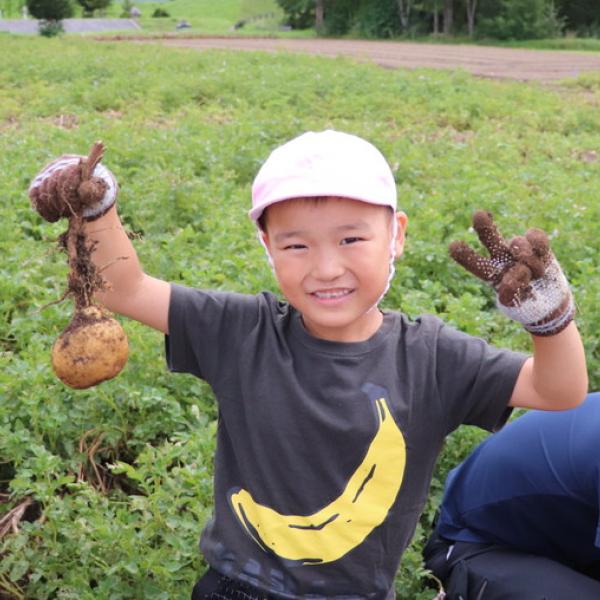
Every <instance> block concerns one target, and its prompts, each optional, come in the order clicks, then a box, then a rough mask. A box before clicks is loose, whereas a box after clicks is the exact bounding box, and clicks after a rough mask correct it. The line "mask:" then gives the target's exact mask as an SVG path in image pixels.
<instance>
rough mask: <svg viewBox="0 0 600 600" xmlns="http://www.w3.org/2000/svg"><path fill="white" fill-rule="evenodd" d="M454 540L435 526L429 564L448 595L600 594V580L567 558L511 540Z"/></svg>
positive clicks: (488, 598)
mask: <svg viewBox="0 0 600 600" xmlns="http://www.w3.org/2000/svg"><path fill="white" fill-rule="evenodd" d="M452 544H453V542H450V541H448V540H446V539H444V538H443V537H441V536H440V535H439V534H438V533H437V532H435V531H434V533H433V535H432V536H431V538H430V539H429V541H428V542H427V545H426V546H425V549H424V550H423V554H424V558H425V564H426V566H427V568H428V569H430V570H431V571H432V572H433V574H434V575H435V576H436V577H438V578H439V579H440V580H441V581H442V583H443V584H444V587H445V588H446V594H447V595H446V599H447V600H599V599H600V581H598V580H597V579H594V578H593V577H591V576H589V575H587V574H584V573H582V572H580V571H576V570H575V569H572V568H570V567H568V566H566V565H564V564H562V563H559V562H557V561H554V560H551V559H549V558H545V557H543V556H536V555H533V554H526V553H524V552H518V551H516V550H513V549H511V548H508V547H507V546H498V545H493V544H473V543H467V542H456V543H454V547H453V548H452V551H451V552H450V554H448V552H449V550H450V548H451V546H452Z"/></svg>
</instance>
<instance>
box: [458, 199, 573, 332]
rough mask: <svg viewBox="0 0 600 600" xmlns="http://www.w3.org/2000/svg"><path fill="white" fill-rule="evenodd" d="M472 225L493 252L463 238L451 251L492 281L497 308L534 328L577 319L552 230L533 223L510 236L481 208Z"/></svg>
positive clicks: (559, 326)
mask: <svg viewBox="0 0 600 600" xmlns="http://www.w3.org/2000/svg"><path fill="white" fill-rule="evenodd" d="M473 228H474V229H475V231H476V232H477V235H478V236H479V239H480V240H481V243H482V244H483V245H484V246H485V247H486V248H487V249H488V251H489V253H490V258H485V257H483V256H481V255H479V254H477V252H475V250H473V248H471V247H470V246H468V245H467V244H466V242H462V241H456V242H452V243H451V244H450V256H452V258H453V259H454V260H455V261H456V262H458V263H459V264H460V265H462V266H463V267H464V268H465V269H467V271H469V272H471V273H473V275H475V276H476V277H479V278H480V279H482V280H483V281H485V282H486V283H489V284H490V285H491V286H492V287H493V288H494V289H495V290H496V293H497V301H498V308H499V309H500V310H501V311H502V312H503V313H504V314H505V315H507V316H508V317H509V318H511V319H514V320H515V321H518V322H519V323H521V324H522V325H523V327H524V328H525V329H526V330H527V331H529V332H530V333H531V334H533V335H542V336H549V335H555V334H557V333H559V332H561V331H562V330H563V329H564V328H565V327H566V326H567V325H568V324H569V323H570V322H571V321H572V320H573V317H574V315H575V303H574V301H573V296H572V294H571V290H570V289H569V284H568V282H567V280H566V278H565V276H564V273H563V272H562V269H561V268H560V265H559V264H558V261H557V260H556V258H555V257H554V255H553V254H552V251H551V250H550V245H549V243H548V236H547V235H546V234H545V233H544V232H543V231H542V230H540V229H529V230H528V231H527V233H526V234H525V236H517V237H515V238H513V239H512V240H510V241H509V242H507V241H506V240H504V238H503V237H502V236H501V234H500V232H499V231H498V229H497V228H496V225H495V224H494V221H493V219H492V215H491V214H490V213H488V212H486V211H482V210H480V211H477V212H476V213H475V214H474V215H473Z"/></svg>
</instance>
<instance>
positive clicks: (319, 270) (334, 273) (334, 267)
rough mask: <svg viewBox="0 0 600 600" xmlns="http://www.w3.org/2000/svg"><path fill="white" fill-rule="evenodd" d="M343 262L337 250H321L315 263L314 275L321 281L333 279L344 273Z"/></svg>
mask: <svg viewBox="0 0 600 600" xmlns="http://www.w3.org/2000/svg"><path fill="white" fill-rule="evenodd" d="M344 271H345V267H344V265H343V262H342V261H341V260H339V257H338V256H337V255H336V253H335V252H320V253H319V254H318V255H317V256H316V257H315V262H314V264H313V273H312V274H313V277H315V279H319V280H321V281H333V280H334V279H337V278H338V277H341V276H342V275H343V274H344Z"/></svg>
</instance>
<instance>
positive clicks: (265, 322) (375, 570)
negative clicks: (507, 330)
mask: <svg viewBox="0 0 600 600" xmlns="http://www.w3.org/2000/svg"><path fill="white" fill-rule="evenodd" d="M54 172H55V170H53V169H52V168H50V167H47V168H46V169H45V170H44V171H42V173H41V174H40V175H39V176H38V177H37V178H36V179H35V180H34V184H32V185H37V186H44V185H45V184H44V181H45V180H46V179H49V178H50V177H52V176H53V175H52V173H54ZM113 187H114V186H113ZM44 189H47V190H48V201H49V202H50V201H52V202H56V197H55V195H54V196H53V194H52V190H53V189H56V186H54V187H52V186H51V185H47V186H46V188H44ZM107 194H108V191H107ZM114 195H116V194H113V197H112V198H109V199H108V200H109V201H108V202H107V201H106V198H104V199H103V202H102V205H101V206H99V207H98V208H97V209H94V208H93V207H91V208H89V209H86V210H88V213H87V218H89V222H88V224H87V231H88V233H89V234H90V236H91V238H92V239H94V240H96V241H97V248H96V251H95V252H94V255H93V256H94V260H95V262H96V263H97V264H98V265H106V264H111V267H110V268H108V269H106V270H105V271H104V272H103V274H104V275H105V277H106V278H107V280H108V281H109V283H110V287H109V289H108V290H107V291H106V292H104V293H103V294H102V296H101V297H100V298H99V301H101V302H102V303H103V304H104V305H105V306H107V307H108V308H109V309H111V310H113V311H115V312H118V313H120V314H123V315H125V316H128V317H131V318H133V319H136V320H138V321H140V322H142V323H144V324H146V325H149V326H151V327H154V328H155V329H158V330H160V331H162V332H164V333H165V334H166V351H167V361H168V365H169V367H170V369H171V370H173V371H179V372H188V373H192V374H194V375H196V376H198V377H201V378H203V379H204V380H206V381H208V382H209V384H210V385H211V387H212V389H213V391H214V393H215V396H216V398H217V401H218V406H219V426H218V431H217V447H216V454H215V481H214V514H213V518H212V519H211V520H210V521H209V522H208V523H207V525H206V527H205V529H204V532H203V534H202V539H201V549H202V552H203V554H204V556H205V559H206V561H207V562H208V564H209V565H210V569H209V571H208V572H207V573H206V574H205V576H204V577H203V578H202V579H201V580H200V581H199V582H198V584H197V585H196V586H195V588H194V592H193V598H194V599H202V598H205V599H213V600H214V599H217V598H219V599H221V598H231V599H235V598H241V597H243V598H261V599H262V598H285V599H300V598H310V599H312V600H317V599H321V598H336V599H338V600H341V599H344V600H352V599H354V600H359V599H367V598H368V599H372V600H390V599H391V598H393V597H394V576H395V572H396V570H397V567H398V563H399V561H400V557H401V555H402V553H403V551H404V550H405V548H406V546H407V545H408V543H409V542H410V538H411V536H412V534H413V532H414V528H415V526H416V523H417V520H418V517H419V514H420V511H421V510H422V507H423V504H424V503H425V500H426V496H427V492H428V487H429V482H430V478H431V473H432V470H433V467H434V464H435V460H436V457H437V455H438V453H439V450H440V448H441V446H442V443H443V440H444V438H445V436H446V435H447V434H448V433H450V432H451V431H452V430H454V429H455V428H456V427H458V426H459V425H460V424H461V423H468V424H474V425H478V426H480V427H484V428H486V429H489V430H495V429H497V428H499V427H501V426H502V425H503V423H504V422H505V421H506V419H507V418H508V415H509V414H510V410H511V407H513V406H523V407H535V408H541V409H550V410H556V409H564V408H570V407H571V406H574V405H576V404H577V403H579V402H580V401H581V400H582V399H583V397H584V395H585V392H586V390H587V372H586V367H585V358H584V354H583V349H582V345H581V340H580V338H579V334H578V331H577V328H576V326H575V324H574V321H573V320H572V318H573V313H574V304H573V300H572V297H571V293H570V290H569V288H568V285H567V284H566V280H564V277H563V276H562V272H561V271H560V269H559V267H558V265H557V263H556V262H555V261H553V260H550V259H548V261H546V262H545V263H544V265H545V266H544V273H543V275H541V274H539V273H538V275H537V276H536V279H535V281H532V283H531V285H527V286H525V287H522V289H521V288H520V292H519V293H521V292H523V294H522V298H521V296H519V300H518V301H515V302H514V303H512V304H511V306H510V307H503V306H502V305H499V307H500V308H501V309H502V310H505V312H507V311H512V312H510V314H511V316H513V317H514V318H518V319H519V320H520V321H521V322H523V324H524V326H525V328H526V329H528V330H531V331H535V332H536V334H535V335H532V340H533V356H532V357H529V358H527V357H526V356H524V355H522V354H519V353H515V352H510V351H507V350H500V349H496V348H493V347H492V346H490V345H488V344H487V343H485V342H484V341H483V340H480V339H477V338H473V337H471V336H468V335H466V334H462V333H460V332H458V331H455V330H453V329H452V328H450V327H447V326H445V325H444V324H443V323H442V322H441V321H440V320H439V319H437V318H436V317H433V316H423V317H421V318H419V319H416V320H415V321H411V320H409V319H408V318H407V317H406V316H405V315H403V314H401V313H397V312H393V311H386V312H382V311H381V310H380V309H379V308H378V304H379V302H380V300H381V298H382V297H383V295H384V294H385V292H386V290H387V288H388V286H389V284H390V280H391V278H392V276H393V272H394V260H395V258H397V257H399V256H400V255H401V254H402V251H403V247H404V241H405V230H406V225H407V217H406V215H405V214H404V213H402V212H397V211H396V188H395V182H394V178H393V175H392V173H391V171H390V168H389V166H388V165H387V163H386V161H385V159H384V158H383V156H382V155H381V154H380V153H379V151H378V150H377V149H376V148H375V147H374V146H372V145H371V144H369V143H368V142H366V141H365V140H362V139H361V138H358V137H356V136H352V135H349V134H344V133H341V132H336V131H324V132H319V133H314V132H308V133H306V134H303V135H301V136H299V137H298V138H295V139H294V140H291V141H290V142H288V143H286V144H284V145H282V146H281V147H279V148H277V149H276V150H275V151H274V152H273V153H272V154H271V155H270V156H269V158H268V159H267V161H266V162H265V163H264V164H263V166H262V168H261V169H260V171H259V173H258V175H257V177H256V179H255V182H254V184H253V189H252V209H251V211H250V217H251V218H252V219H253V221H254V222H255V223H256V224H257V226H258V234H259V237H260V240H261V242H262V244H263V246H264V248H265V250H266V252H267V254H268V257H269V260H270V262H271V265H272V267H273V270H274V274H275V277H276V279H277V282H278V284H279V287H280V290H281V293H282V294H283V296H284V298H285V301H282V300H280V299H278V298H276V297H275V296H274V295H273V294H270V293H262V294H258V295H255V296H252V295H243V294H233V293H226V292H217V291H210V290H198V289H191V288H185V287H182V286H179V285H174V284H173V285H171V284H169V283H167V282H164V281H161V280H158V279H155V278H153V277H151V276H149V275H147V274H145V273H144V272H143V270H142V268H141V266H140V264H139V262H138V260H137V257H136V254H135V251H134V249H133V247H132V245H131V242H130V240H129V238H128V237H127V235H126V233H125V232H124V231H123V228H122V226H121V224H120V221H119V218H118V216H117V213H116V210H115V208H114V207H110V208H108V209H107V205H110V204H111V203H114ZM485 231H487V232H488V233H487V234H484V235H482V240H487V241H488V242H490V240H491V242H490V248H492V251H493V253H495V254H493V260H491V261H487V262H486V261H485V260H484V259H481V260H479V259H478V258H474V257H473V256H472V255H469V253H468V252H466V254H465V253H463V256H466V258H465V259H464V264H465V265H467V266H469V265H470V267H469V268H471V270H473V271H474V272H475V273H476V274H479V275H481V276H485V277H487V278H489V281H490V282H492V283H493V284H494V286H495V287H499V286H500V285H501V284H503V282H504V274H505V273H508V272H510V273H512V272H513V270H514V268H517V267H518V268H521V267H522V264H521V262H519V260H513V258H512V256H513V255H512V254H510V253H509V252H508V250H506V251H505V248H504V246H503V245H502V243H500V242H499V240H498V239H497V236H496V237H494V235H491V237H490V236H489V235H488V234H489V231H490V230H489V228H488V229H487V230H485ZM492 234H493V231H492ZM486 236H487V237H486ZM492 242H493V243H492ZM498 248H500V250H498ZM517 250H518V248H516V249H515V250H514V253H515V256H516V255H517V254H518V252H517ZM498 252H499V254H498ZM511 252H512V250H511ZM122 256H127V257H128V260H117V257H122ZM532 268H533V267H532ZM521 271H522V269H521ZM537 281H539V282H541V284H540V285H538V284H537V283H536V282H537ZM505 287H506V286H505ZM523 290H525V291H523ZM521 300H522V301H521ZM521 307H527V311H526V313H527V315H526V316H523V315H524V313H523V311H521ZM531 315H535V317H534V319H533V320H531V318H530V316H531ZM242 594H244V595H242Z"/></svg>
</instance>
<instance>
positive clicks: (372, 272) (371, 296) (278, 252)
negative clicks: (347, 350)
mask: <svg viewBox="0 0 600 600" xmlns="http://www.w3.org/2000/svg"><path fill="white" fill-rule="evenodd" d="M267 210H268V219H267V221H266V231H265V232H263V233H262V235H263V241H264V242H265V245H266V246H267V249H268V250H269V253H270V255H271V258H272V260H273V267H274V270H275V275H276V277H277V281H278V282H279V286H280V288H281V291H282V292H283V294H284V295H285V297H286V298H287V300H288V301H289V302H290V304H292V305H293V306H294V307H295V308H296V309H297V310H298V311H299V312H300V313H301V314H302V320H303V322H304V326H305V327H306V328H307V330H308V331H309V332H310V333H311V334H312V335H314V336H316V337H320V338H323V339H328V340H332V341H342V342H356V341H363V340H366V339H368V338H369V337H370V336H371V335H373V334H374V333H375V332H376V331H377V329H378V328H379V326H380V325H381V322H382V319H383V317H382V314H381V312H380V311H379V310H377V302H378V300H379V299H380V297H381V295H382V294H383V292H384V291H385V289H386V285H387V282H388V278H389V273H390V259H391V255H390V253H391V243H392V221H391V218H392V213H391V211H390V209H389V208H387V207H382V206H376V205H372V204H367V203H365V202H360V201H358V200H349V199H346V198H319V199H314V198H308V199H304V198H301V199H293V200H285V201H283V202H278V203H277V204H274V205H272V206H270V207H269V208H268V209H267ZM393 218H395V219H396V222H397V224H398V234H397V237H396V241H395V244H394V247H395V253H396V256H400V254H401V253H402V248H403V245H404V229H405V226H406V215H404V213H396V215H395V216H394V217H393Z"/></svg>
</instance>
